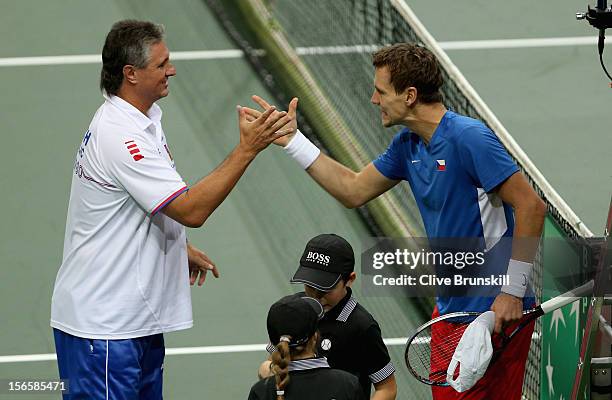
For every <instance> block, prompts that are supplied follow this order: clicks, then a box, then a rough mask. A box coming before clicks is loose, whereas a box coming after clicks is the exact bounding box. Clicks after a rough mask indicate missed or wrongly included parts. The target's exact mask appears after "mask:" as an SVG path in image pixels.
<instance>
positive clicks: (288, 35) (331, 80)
mask: <svg viewBox="0 0 612 400" xmlns="http://www.w3.org/2000/svg"><path fill="white" fill-rule="evenodd" d="M207 2H208V4H209V5H210V6H211V7H213V8H215V9H216V14H217V15H218V16H219V17H220V19H221V22H222V24H223V25H224V27H225V28H226V29H227V30H228V33H229V34H230V35H231V36H232V37H233V38H234V40H235V41H236V42H237V43H238V44H239V46H240V47H241V48H242V49H243V50H244V51H245V53H246V55H247V56H248V57H249V59H250V61H251V63H252V64H253V65H254V67H255V69H256V71H257V72H258V73H259V75H260V76H261V77H262V80H263V82H264V83H266V84H267V86H268V88H269V89H270V90H271V91H272V92H273V93H274V94H275V96H276V97H277V98H276V100H277V101H278V102H280V103H281V104H287V102H288V100H289V99H290V97H292V96H298V97H299V98H300V105H299V110H300V113H301V116H302V117H303V118H304V121H300V127H301V129H302V127H306V129H302V130H303V131H304V130H305V131H306V132H305V133H306V134H307V136H310V137H311V138H312V139H315V140H317V141H318V142H319V143H320V144H321V145H322V146H323V148H324V149H325V150H326V151H328V152H329V153H331V154H332V155H333V156H334V158H336V159H338V160H339V161H340V162H342V163H344V164H345V165H347V166H349V167H353V168H361V167H363V166H365V165H366V164H367V163H368V162H370V161H371V160H372V159H373V158H375V157H376V156H377V155H378V154H380V153H381V152H382V151H384V149H385V148H386V147H387V145H388V144H389V141H390V139H391V137H392V135H393V134H394V133H395V132H393V131H391V130H389V129H385V128H383V127H382V126H381V124H380V116H379V114H378V111H377V109H376V108H375V107H372V106H370V104H369V102H370V96H371V94H372V90H373V83H372V81H373V76H374V69H373V67H372V61H371V53H372V51H373V50H375V49H377V48H379V47H381V46H383V45H387V44H392V43H397V42H417V43H420V44H422V45H424V46H425V47H427V48H429V49H430V50H431V51H432V52H433V53H434V54H435V55H436V56H437V58H438V60H439V61H440V64H441V66H442V69H443V74H444V78H445V84H444V87H443V96H444V103H445V104H446V106H447V107H449V108H451V109H452V110H454V111H455V112H458V113H460V114H464V115H468V116H470V117H473V118H477V119H479V120H481V121H483V122H485V123H486V124H487V125H488V126H489V127H490V128H491V129H492V130H493V131H494V132H495V133H496V134H497V136H498V137H499V139H500V141H501V142H502V143H503V145H504V146H505V147H506V149H507V150H508V151H509V153H510V154H511V156H512V157H513V158H514V160H515V161H516V162H517V164H518V165H519V167H520V169H521V170H522V172H523V173H524V175H525V176H526V177H527V179H528V180H529V182H530V183H531V185H532V186H533V188H534V189H535V190H536V192H537V193H538V194H539V195H540V196H541V198H542V199H544V201H545V202H546V204H547V207H548V217H547V218H548V219H549V220H551V221H552V222H554V224H555V225H557V226H558V228H559V229H560V230H561V231H562V232H563V234H564V235H565V237H567V238H570V239H578V238H584V237H591V236H592V233H591V232H590V231H589V230H588V228H587V227H586V226H585V225H584V224H583V223H582V222H581V221H580V219H579V218H578V217H577V216H576V215H575V214H574V213H573V211H572V210H571V209H570V208H569V207H568V206H567V204H566V203H565V202H564V200H563V199H562V198H561V197H560V196H559V195H558V194H557V193H556V191H555V190H554V189H553V188H552V187H551V186H550V184H549V183H548V182H547V181H546V179H545V178H544V177H543V176H542V174H541V173H540V171H538V169H537V168H536V167H535V165H534V164H533V163H532V161H531V160H530V159H529V158H528V157H527V156H526V154H525V153H524V152H523V151H522V150H521V148H520V147H519V146H518V144H517V143H516V142H515V140H514V139H513V138H512V136H511V135H510V134H509V133H508V132H507V130H506V129H505V128H504V126H503V125H502V124H501V123H500V121H499V120H498V119H497V118H496V116H495V115H494V114H493V112H492V111H491V110H490V109H489V108H488V106H487V105H486V104H485V103H484V102H483V100H482V99H481V98H480V96H479V95H478V94H477V93H476V91H475V90H474V89H473V88H472V86H471V85H470V84H469V83H468V82H467V80H466V79H465V77H464V76H463V75H462V73H461V72H460V71H459V70H458V69H457V67H456V66H455V65H454V64H453V62H452V61H451V60H450V58H449V57H448V56H447V55H446V53H445V52H444V51H443V50H442V49H441V48H440V46H439V45H438V44H437V43H436V41H435V40H434V38H433V37H432V36H431V35H430V34H429V32H428V31H427V30H426V29H425V27H424V26H423V25H422V24H421V22H420V21H419V19H418V18H417V17H416V15H415V14H414V13H413V12H412V10H411V9H410V8H409V7H408V5H407V4H406V2H405V1H404V0H341V1H340V0H303V1H293V0H275V1H267V0H245V1H241V0H231V1H222V2H220V1H218V0H207ZM366 218H367V219H368V220H369V221H370V224H371V225H372V226H376V227H377V230H378V231H379V232H380V233H382V234H384V235H386V236H396V237H397V236H424V234H423V232H424V230H423V226H422V222H421V218H420V216H419V212H418V209H417V206H416V203H415V201H414V197H413V196H412V193H411V192H410V189H409V187H408V185H398V186H396V188H395V189H394V190H392V191H390V192H389V193H387V194H385V195H384V196H381V198H379V199H377V200H376V201H374V202H371V203H370V204H368V206H367V210H366ZM542 265H543V261H542V255H541V254H539V255H538V257H537V258H536V265H535V273H534V278H533V279H534V280H533V285H534V288H535V289H536V295H537V296H538V297H539V298H540V296H541V286H542ZM541 335H542V327H541V322H540V321H538V324H537V326H536V332H535V333H534V345H532V346H531V350H530V355H529V361H528V366H527V372H526V377H525V383H524V387H523V394H524V397H525V398H528V399H539V398H540V377H541V355H540V352H541V351H540V350H541V349H540V344H541V341H540V338H541Z"/></svg>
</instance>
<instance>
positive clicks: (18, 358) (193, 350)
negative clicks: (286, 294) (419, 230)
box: [0, 332, 540, 364]
mask: <svg viewBox="0 0 612 400" xmlns="http://www.w3.org/2000/svg"><path fill="white" fill-rule="evenodd" d="M539 338H540V337H539V334H538V333H537V332H534V333H533V335H532V337H531V339H532V340H534V341H536V340H539ZM383 342H384V343H385V344H386V345H387V346H404V345H405V344H406V343H407V342H408V338H407V337H397V338H386V339H383ZM254 351H266V344H238V345H229V346H200V347H173V348H168V349H166V355H168V356H176V355H191V354H227V353H249V352H254ZM55 360H56V355H55V353H48V354H18V355H14V356H0V364H8V363H21V362H37V361H55Z"/></svg>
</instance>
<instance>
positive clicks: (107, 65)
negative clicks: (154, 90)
mask: <svg viewBox="0 0 612 400" xmlns="http://www.w3.org/2000/svg"><path fill="white" fill-rule="evenodd" d="M164 32H165V29H164V26H163V25H160V24H155V23H153V22H148V21H137V20H133V19H126V20H123V21H119V22H116V23H115V24H114V25H113V27H112V28H111V30H110V32H109V33H108V35H107V36H106V41H105V42H104V48H103V49H102V71H101V72H100V90H104V91H106V92H107V93H108V94H117V92H118V91H119V88H120V87H121V83H122V82H123V67H124V66H125V65H133V66H134V67H136V68H144V67H146V66H147V64H148V63H149V56H150V48H151V45H153V44H156V43H159V42H161V41H162V40H163V39H164Z"/></svg>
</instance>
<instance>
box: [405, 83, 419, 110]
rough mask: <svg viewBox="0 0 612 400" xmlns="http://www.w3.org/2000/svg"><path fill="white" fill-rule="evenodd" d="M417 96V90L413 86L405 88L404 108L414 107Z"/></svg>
mask: <svg viewBox="0 0 612 400" xmlns="http://www.w3.org/2000/svg"><path fill="white" fill-rule="evenodd" d="M417 95H418V93H417V88H415V87H414V86H410V87H409V88H406V90H404V96H405V102H406V106H408V107H412V106H414V105H415V104H416V101H417Z"/></svg>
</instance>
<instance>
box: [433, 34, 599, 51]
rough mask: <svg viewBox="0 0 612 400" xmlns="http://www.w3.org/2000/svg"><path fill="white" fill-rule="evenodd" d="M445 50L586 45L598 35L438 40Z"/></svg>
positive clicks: (593, 42)
mask: <svg viewBox="0 0 612 400" xmlns="http://www.w3.org/2000/svg"><path fill="white" fill-rule="evenodd" d="M438 44H439V45H440V47H442V49H444V50H475V49H479V50H480V49H525V48H531V47H559V46H585V45H594V44H597V37H596V36H578V37H564V38H541V39H500V40H468V41H453V42H438Z"/></svg>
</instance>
